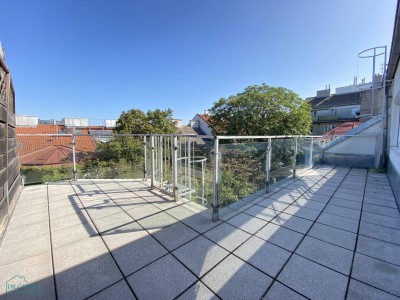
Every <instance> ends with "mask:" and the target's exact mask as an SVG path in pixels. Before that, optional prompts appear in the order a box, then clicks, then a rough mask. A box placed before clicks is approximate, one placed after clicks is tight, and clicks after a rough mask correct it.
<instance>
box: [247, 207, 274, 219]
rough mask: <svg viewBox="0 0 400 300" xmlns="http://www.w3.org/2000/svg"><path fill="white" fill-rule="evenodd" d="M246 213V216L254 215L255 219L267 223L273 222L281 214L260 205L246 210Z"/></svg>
mask: <svg viewBox="0 0 400 300" xmlns="http://www.w3.org/2000/svg"><path fill="white" fill-rule="evenodd" d="M244 212H245V213H246V214H249V215H252V216H254V217H257V218H259V219H262V220H265V221H271V220H272V219H273V218H275V217H276V216H277V215H278V214H279V212H277V211H276V210H272V209H269V208H265V207H263V206H258V205H254V206H252V207H250V208H249V209H247V210H245V211H244Z"/></svg>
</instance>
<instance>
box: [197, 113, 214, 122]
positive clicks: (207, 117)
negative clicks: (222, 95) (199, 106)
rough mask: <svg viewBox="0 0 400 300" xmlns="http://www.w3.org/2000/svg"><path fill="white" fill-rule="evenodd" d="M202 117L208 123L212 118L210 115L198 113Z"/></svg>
mask: <svg viewBox="0 0 400 300" xmlns="http://www.w3.org/2000/svg"><path fill="white" fill-rule="evenodd" d="M197 115H198V116H199V117H200V118H202V119H203V120H204V122H206V123H208V122H209V121H210V119H211V117H210V116H209V115H203V114H197Z"/></svg>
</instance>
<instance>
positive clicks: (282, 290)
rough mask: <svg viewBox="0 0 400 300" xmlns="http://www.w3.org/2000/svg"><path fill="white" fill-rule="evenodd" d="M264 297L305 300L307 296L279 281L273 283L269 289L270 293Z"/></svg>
mask: <svg viewBox="0 0 400 300" xmlns="http://www.w3.org/2000/svg"><path fill="white" fill-rule="evenodd" d="M264 299H266V300H284V299H293V300H294V299H296V300H305V299H307V298H305V297H303V296H302V295H300V294H298V293H296V292H295V291H293V290H291V289H289V288H288V287H286V286H284V285H283V284H281V283H280V282H278V281H275V283H274V284H273V285H272V287H271V288H270V289H269V291H268V293H267V294H266V295H265V297H264Z"/></svg>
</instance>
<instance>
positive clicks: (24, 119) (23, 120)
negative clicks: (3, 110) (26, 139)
mask: <svg viewBox="0 0 400 300" xmlns="http://www.w3.org/2000/svg"><path fill="white" fill-rule="evenodd" d="M38 124H39V118H38V117H35V116H16V125H17V126H31V127H32V126H37V125H38Z"/></svg>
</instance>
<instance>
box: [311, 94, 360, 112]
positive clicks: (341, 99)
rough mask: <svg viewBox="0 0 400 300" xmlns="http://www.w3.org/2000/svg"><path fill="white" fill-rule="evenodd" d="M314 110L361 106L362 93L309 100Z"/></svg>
mask: <svg viewBox="0 0 400 300" xmlns="http://www.w3.org/2000/svg"><path fill="white" fill-rule="evenodd" d="M307 100H308V103H310V105H311V108H312V109H322V108H329V107H336V106H346V105H360V103H361V92H355V93H348V94H340V95H330V96H329V97H314V98H307Z"/></svg>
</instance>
